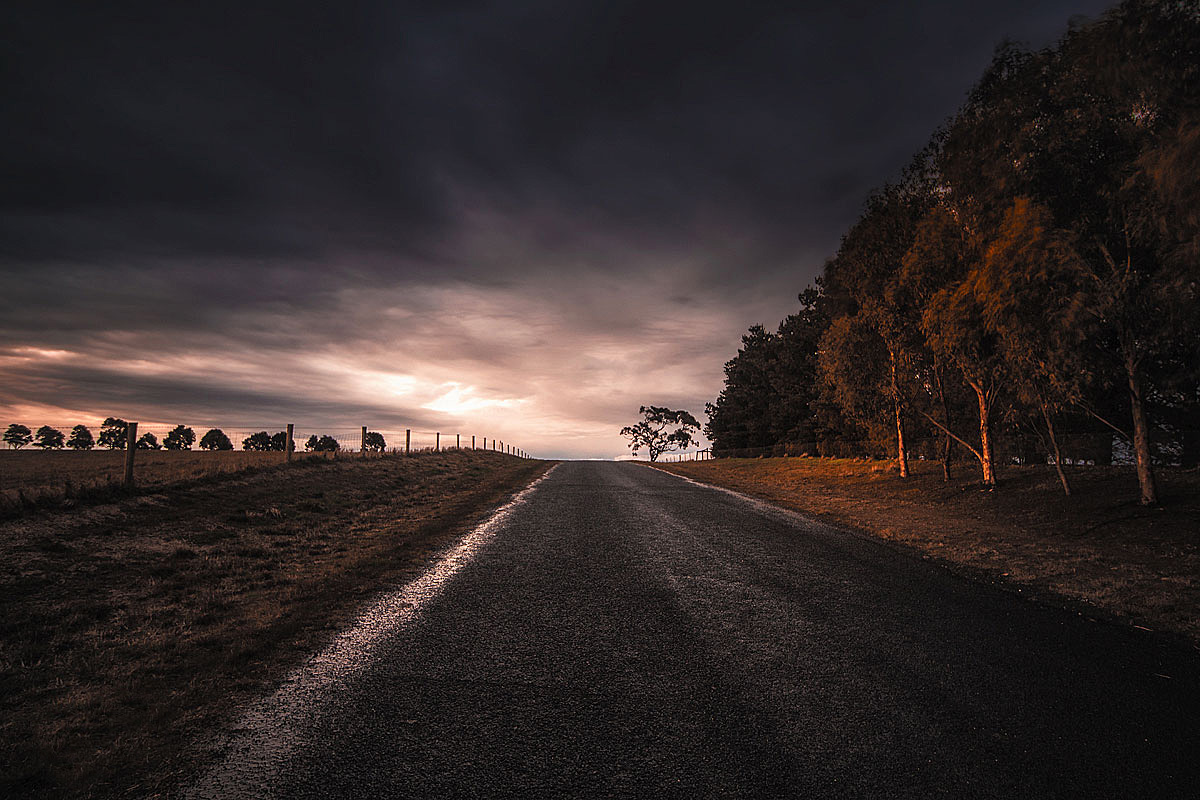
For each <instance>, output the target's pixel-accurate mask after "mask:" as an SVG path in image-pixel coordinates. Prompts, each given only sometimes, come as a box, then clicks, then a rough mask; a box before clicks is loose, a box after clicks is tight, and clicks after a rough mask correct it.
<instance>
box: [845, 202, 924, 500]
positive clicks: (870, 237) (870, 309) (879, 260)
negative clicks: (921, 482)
mask: <svg viewBox="0 0 1200 800" xmlns="http://www.w3.org/2000/svg"><path fill="white" fill-rule="evenodd" d="M929 202H930V198H929V196H928V195H927V194H926V192H925V191H923V186H921V185H920V184H912V183H906V182H901V183H898V184H888V185H885V186H884V187H883V189H881V190H880V191H878V192H876V193H875V194H873V195H872V196H871V198H870V199H869V200H868V201H867V207H866V210H865V211H864V213H863V215H862V217H860V218H859V220H858V222H856V223H855V224H854V226H853V227H851V228H850V230H849V231H848V232H847V233H846V235H845V236H844V237H843V238H842V244H841V247H840V248H839V249H838V253H837V256H836V258H834V260H833V261H832V262H830V264H829V265H828V266H827V267H826V275H825V278H826V280H827V281H829V282H831V283H834V284H837V285H838V288H839V289H840V290H841V291H842V292H843V293H844V296H845V297H846V298H847V299H848V301H849V306H848V308H847V309H846V310H845V312H844V314H843V316H855V317H857V319H856V320H855V321H854V322H853V323H846V325H845V326H843V328H841V329H839V330H843V331H846V332H848V331H850V330H859V331H864V330H867V329H869V330H872V331H874V332H875V335H876V336H877V337H878V339H879V341H880V342H881V343H882V345H883V348H884V351H885V353H886V359H885V360H884V361H882V362H878V361H870V360H868V361H864V362H863V367H864V368H869V369H871V370H873V374H872V375H871V376H870V377H867V378H866V380H865V381H863V380H861V379H858V378H856V377H854V376H852V375H851V373H850V372H849V371H847V370H845V369H841V368H839V365H838V364H836V363H829V358H828V356H829V355H834V354H831V351H830V350H829V349H828V348H824V349H823V350H822V353H823V357H825V358H826V360H827V363H826V364H825V365H824V367H823V372H824V374H825V375H826V377H827V378H828V379H829V380H831V381H834V382H835V386H836V382H837V381H839V380H843V379H846V380H854V381H855V382H856V383H857V384H858V386H857V387H855V389H856V390H859V391H861V390H862V389H863V388H864V386H866V385H872V386H875V387H877V388H878V391H880V392H882V393H883V394H884V395H886V399H887V408H888V409H889V425H890V427H891V430H892V432H893V435H894V442H895V451H896V464H897V468H898V470H899V473H900V477H902V478H906V477H908V442H907V429H906V424H907V415H908V413H909V403H910V399H911V396H912V388H911V386H910V385H909V383H910V377H911V375H912V359H913V358H914V356H915V355H916V353H917V351H918V349H919V348H920V342H919V336H920V331H919V329H918V328H917V325H916V320H915V319H914V316H913V313H912V309H911V308H909V307H907V306H906V305H905V304H904V302H903V299H904V295H903V293H902V292H900V291H899V287H898V285H897V284H898V281H899V280H900V277H899V276H900V273H901V270H902V267H903V258H904V254H905V253H906V252H907V251H908V249H909V248H910V246H911V245H912V241H913V237H914V235H915V234H916V230H917V224H918V223H919V221H920V219H921V217H922V215H923V213H924V212H925V209H926V208H927V207H928V204H929ZM830 330H831V331H832V330H833V328H832V327H831V328H830ZM845 341H846V342H849V341H855V342H858V343H860V344H864V345H866V344H867V343H868V339H867V338H864V337H862V336H856V337H853V338H852V339H846V340H845ZM850 392H851V388H850V387H849V386H842V387H837V389H836V390H835V394H838V395H841V396H848V394H849V393H850ZM872 405H873V404H872ZM864 407H866V406H865V405H863V404H859V405H858V406H857V408H858V409H859V410H860V411H861V409H862V408H864Z"/></svg>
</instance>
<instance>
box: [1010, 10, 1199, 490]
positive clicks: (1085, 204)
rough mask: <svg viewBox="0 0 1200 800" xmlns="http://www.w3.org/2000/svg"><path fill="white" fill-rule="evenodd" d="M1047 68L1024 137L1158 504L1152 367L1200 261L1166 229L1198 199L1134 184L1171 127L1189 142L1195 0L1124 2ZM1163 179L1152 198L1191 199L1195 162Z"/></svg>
mask: <svg viewBox="0 0 1200 800" xmlns="http://www.w3.org/2000/svg"><path fill="white" fill-rule="evenodd" d="M1044 75H1045V80H1046V98H1047V99H1046V102H1045V103H1044V104H1043V106H1044V107H1043V113H1042V114H1041V118H1040V119H1039V120H1038V122H1039V124H1037V125H1035V126H1031V127H1029V128H1027V131H1028V132H1027V135H1026V136H1024V137H1023V138H1022V139H1021V140H1020V143H1021V145H1022V147H1023V148H1024V153H1025V154H1026V155H1027V157H1028V158H1029V160H1030V161H1031V163H1032V165H1033V168H1034V169H1035V170H1036V172H1037V173H1038V174H1039V180H1038V181H1037V183H1038V184H1039V186H1038V188H1039V190H1040V191H1039V196H1038V200H1039V201H1040V202H1045V203H1046V204H1047V206H1048V207H1050V208H1051V209H1052V210H1053V212H1054V215H1055V218H1056V220H1057V221H1058V224H1059V225H1060V226H1062V227H1064V228H1068V229H1069V230H1071V232H1072V233H1073V234H1074V236H1075V241H1076V247H1077V248H1078V251H1079V255H1080V257H1081V259H1082V264H1083V265H1084V267H1085V268H1086V271H1087V275H1088V278H1089V280H1088V281H1087V283H1086V286H1085V289H1084V291H1083V293H1082V299H1083V303H1084V305H1085V308H1086V311H1087V313H1086V315H1085V319H1086V320H1087V322H1088V323H1089V324H1088V333H1089V335H1088V338H1087V340H1088V341H1089V342H1090V343H1091V344H1092V345H1093V347H1092V351H1093V353H1094V354H1095V355H1096V356H1097V357H1098V364H1099V367H1100V368H1099V369H1098V370H1097V372H1098V374H1100V375H1104V374H1105V373H1107V374H1109V375H1110V376H1111V377H1110V379H1109V380H1110V384H1111V385H1113V386H1118V385H1119V386H1123V389H1124V391H1125V393H1126V396H1127V401H1128V408H1129V419H1130V422H1131V423H1132V436H1131V439H1132V442H1133V450H1134V455H1135V460H1136V463H1137V475H1138V483H1139V488H1140V494H1141V502H1142V503H1143V504H1153V503H1156V502H1157V500H1158V491H1157V486H1156V480H1155V475H1154V470H1153V460H1152V454H1151V442H1150V436H1151V429H1152V427H1153V422H1152V420H1151V403H1152V401H1153V400H1154V398H1155V397H1157V396H1161V395H1162V389H1163V384H1162V381H1163V378H1164V375H1163V373H1162V371H1161V370H1160V369H1159V367H1160V366H1161V365H1162V364H1163V363H1165V362H1166V361H1169V360H1171V359H1170V354H1171V353H1172V352H1174V351H1177V350H1178V349H1179V348H1180V347H1181V345H1182V344H1184V343H1183V342H1182V339H1184V338H1186V337H1187V335H1188V333H1187V332H1188V330H1189V329H1192V330H1193V331H1194V325H1195V321H1196V319H1197V318H1198V317H1200V305H1198V302H1197V300H1198V298H1197V288H1196V287H1197V277H1198V275H1197V270H1198V266H1197V264H1196V261H1195V259H1184V260H1179V259H1176V258H1173V256H1174V254H1175V252H1174V251H1175V250H1176V247H1177V245H1178V241H1176V240H1177V238H1178V237H1177V236H1172V235H1170V234H1169V232H1170V231H1171V230H1173V229H1174V230H1175V231H1178V230H1180V229H1181V228H1182V229H1184V230H1186V226H1187V220H1188V219H1189V218H1191V219H1193V220H1194V214H1195V211H1194V207H1190V206H1186V205H1185V206H1182V207H1181V206H1176V212H1175V213H1174V214H1172V213H1171V211H1170V209H1171V205H1170V204H1169V203H1168V204H1165V205H1162V204H1153V203H1146V202H1145V200H1146V197H1147V195H1146V193H1145V192H1142V191H1138V190H1137V189H1138V187H1140V186H1142V185H1145V184H1146V183H1147V182H1149V183H1151V184H1154V183H1155V181H1153V177H1154V176H1153V167H1152V165H1153V164H1154V163H1155V161H1156V159H1159V158H1167V160H1168V162H1169V156H1167V154H1168V153H1169V152H1170V151H1171V147H1172V139H1173V137H1176V142H1175V144H1176V146H1177V148H1178V149H1176V150H1175V153H1176V157H1178V155H1179V154H1182V153H1187V152H1189V150H1188V146H1189V142H1190V141H1191V140H1190V138H1189V137H1187V136H1186V135H1185V136H1182V137H1180V136H1178V131H1179V129H1180V126H1181V124H1182V125H1184V126H1185V127H1186V122H1187V116H1186V115H1187V114H1188V113H1189V112H1190V113H1194V110H1195V109H1196V108H1197V107H1200V8H1198V7H1197V6H1196V4H1195V3H1177V2H1164V1H1162V0H1127V2H1124V3H1122V4H1121V5H1119V6H1117V7H1116V8H1114V9H1112V10H1111V11H1109V12H1108V13H1107V14H1106V15H1105V16H1104V17H1102V18H1101V19H1100V20H1099V21H1098V22H1096V23H1094V24H1092V25H1089V26H1086V27H1084V28H1081V29H1078V30H1077V31H1074V32H1072V34H1070V35H1069V36H1068V37H1066V38H1065V39H1064V40H1063V42H1062V43H1061V45H1060V46H1059V47H1058V48H1057V49H1056V50H1055V51H1054V52H1053V54H1052V55H1051V56H1050V57H1049V58H1048V59H1047V64H1046V69H1045V70H1044ZM1160 174H1161V173H1160ZM1163 177H1164V178H1165V180H1159V181H1157V185H1158V186H1159V187H1161V188H1160V195H1159V196H1160V197H1162V196H1165V197H1166V198H1168V199H1169V198H1171V197H1178V198H1186V197H1189V196H1190V197H1194V196H1195V192H1196V190H1195V167H1194V163H1193V164H1192V165H1191V167H1190V168H1186V169H1184V170H1183V176H1181V177H1179V178H1175V177H1173V176H1172V177H1166V176H1163ZM1193 230H1194V229H1193ZM1105 367H1107V369H1104V368H1105ZM1192 367H1193V372H1194V369H1195V367H1196V365H1195V364H1194V363H1193V364H1192Z"/></svg>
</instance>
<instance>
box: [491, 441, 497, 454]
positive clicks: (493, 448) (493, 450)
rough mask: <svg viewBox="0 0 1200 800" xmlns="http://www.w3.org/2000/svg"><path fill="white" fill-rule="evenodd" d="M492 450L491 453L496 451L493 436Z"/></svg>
mask: <svg viewBox="0 0 1200 800" xmlns="http://www.w3.org/2000/svg"><path fill="white" fill-rule="evenodd" d="M492 452H493V453H494V452H496V440H495V438H493V439H492Z"/></svg>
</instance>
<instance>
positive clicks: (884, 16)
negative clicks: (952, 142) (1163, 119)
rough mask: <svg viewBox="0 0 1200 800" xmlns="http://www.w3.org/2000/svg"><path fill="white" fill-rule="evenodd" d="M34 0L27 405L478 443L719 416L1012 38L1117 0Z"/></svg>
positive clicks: (10, 83)
mask: <svg viewBox="0 0 1200 800" xmlns="http://www.w3.org/2000/svg"><path fill="white" fill-rule="evenodd" d="M137 5H138V4H136V3H135V4H132V5H130V4H122V7H121V10H119V11H117V10H113V9H112V8H110V7H104V8H101V7H99V6H96V7H92V6H91V5H88V4H78V5H76V4H67V5H64V6H62V7H56V6H55V5H54V4H53V3H41V4H36V6H29V7H27V8H23V9H19V10H9V11H7V12H5V20H4V22H5V24H4V30H5V34H4V36H5V42H4V51H5V53H6V61H7V64H6V69H5V70H3V72H2V73H0V74H3V76H4V77H3V79H2V80H3V84H2V85H0V91H2V93H3V94H2V97H3V101H4V107H5V109H6V125H5V126H3V127H2V128H0V169H2V172H3V175H2V180H0V269H3V271H4V274H5V284H6V287H7V289H6V291H5V292H4V293H3V294H2V295H0V335H2V337H3V338H2V343H0V408H2V409H3V410H4V411H5V413H6V414H7V415H8V417H11V418H12V421H21V422H25V423H26V424H30V425H35V424H43V423H51V424H60V425H62V424H68V423H70V422H74V421H82V422H93V421H95V420H96V419H98V418H101V417H103V416H106V415H109V414H119V415H122V416H124V417H126V418H139V419H142V420H147V421H156V422H163V423H173V422H176V421H179V422H188V423H189V424H193V425H208V424H224V425H227V426H231V427H242V426H245V427H256V428H257V427H276V426H278V425H280V424H282V423H283V422H286V421H295V422H297V423H300V424H302V425H306V426H321V425H325V426H329V427H331V428H350V427H354V426H357V425H359V424H366V425H369V426H371V427H377V428H388V429H402V428H406V427H412V428H418V429H425V430H445V431H451V430H461V431H463V432H465V433H475V432H477V433H479V434H481V435H488V436H489V437H492V436H499V437H500V438H502V439H505V440H507V441H512V442H517V443H519V444H521V445H522V446H524V447H525V448H526V449H527V450H530V451H531V452H534V453H536V454H538V455H547V456H551V455H554V456H558V455H565V456H599V457H611V456H614V455H617V454H618V453H620V452H621V451H622V449H623V447H622V443H621V441H620V439H619V437H617V435H616V430H617V429H619V427H620V426H621V425H623V424H625V423H627V422H629V421H631V420H632V417H633V416H635V415H636V410H637V406H638V405H640V404H645V403H654V404H658V405H664V404H665V405H672V406H684V407H686V408H688V409H690V410H691V411H693V412H694V413H698V412H700V411H701V410H702V407H703V403H704V402H705V401H706V400H710V399H712V398H713V397H714V396H715V394H716V392H717V391H718V390H719V388H720V380H721V375H722V372H721V367H722V364H723V362H724V361H725V360H726V359H728V358H729V357H731V356H732V355H733V353H734V352H735V351H736V349H737V345H738V337H739V335H740V333H741V332H742V331H743V330H744V329H745V328H746V327H747V326H749V325H750V324H753V323H756V322H764V323H767V324H768V325H771V324H774V323H775V322H776V321H777V320H778V319H779V318H781V317H782V316H783V315H784V314H786V313H788V312H789V311H790V310H792V307H793V305H794V301H795V294H796V292H798V291H799V290H800V289H803V288H804V287H805V285H806V284H808V283H809V282H810V281H811V280H812V278H813V277H814V276H815V275H816V274H818V273H819V270H820V267H821V265H822V263H823V261H824V259H825V257H827V256H828V255H829V254H831V252H832V250H833V249H834V247H835V246H836V243H837V237H838V236H839V235H840V233H841V231H842V230H844V229H845V227H846V226H847V225H848V224H849V223H850V222H851V221H852V220H853V217H854V215H855V214H856V213H857V210H858V207H859V205H860V203H861V202H862V200H863V198H864V196H865V194H866V193H867V192H868V191H869V190H870V188H871V187H873V186H875V185H877V184H878V183H880V182H881V181H882V180H884V179H886V178H887V177H889V176H890V175H892V174H894V173H895V171H896V170H897V169H898V168H899V167H901V166H902V165H903V163H904V162H905V160H906V159H907V158H908V157H909V155H910V154H911V153H912V152H914V151H915V150H916V149H917V148H919V147H920V146H921V145H922V143H923V142H924V140H925V138H926V137H927V136H928V135H929V133H930V132H931V131H932V129H933V128H934V126H935V125H936V124H938V122H939V121H940V120H941V119H943V118H944V117H945V116H946V115H948V114H950V113H951V112H952V111H953V110H954V108H955V106H956V105H957V104H958V102H959V100H960V98H961V97H962V96H963V95H964V93H965V91H966V90H967V88H969V86H970V85H971V83H972V82H973V81H974V79H975V77H976V76H977V75H978V74H979V72H980V70H981V69H982V68H983V66H984V65H985V64H986V63H987V60H988V58H989V56H990V53H991V50H992V48H993V46H994V45H995V44H996V43H997V41H998V40H999V39H1000V38H1001V37H1004V36H1012V37H1014V38H1018V39H1025V40H1030V41H1032V42H1034V43H1035V44H1040V43H1046V42H1049V41H1050V40H1051V39H1052V38H1053V37H1055V36H1057V35H1058V34H1059V33H1061V32H1062V30H1064V29H1065V26H1066V20H1067V18H1068V17H1069V16H1070V15H1071V14H1074V13H1087V14H1095V13H1098V12H1099V11H1100V10H1101V9H1102V8H1103V6H1104V4H1103V3H1095V2H1085V1H1084V0H1079V2H1069V1H1068V0H1062V2H1054V3H1045V2H1033V0H1028V2H1026V1H1024V0H1020V1H1018V2H1008V3H999V2H997V3H992V4H990V5H988V6H986V7H978V6H972V7H970V8H968V7H965V6H961V5H960V4H957V3H950V2H935V3H926V4H922V6H921V7H920V8H918V9H916V10H914V9H911V8H902V7H900V6H895V7H892V6H885V7H882V8H881V7H879V6H878V5H877V4H865V3H855V2H851V3H844V4H838V5H837V6H836V7H831V6H829V5H828V4H824V3H821V4H794V3H793V4H780V5H778V6H774V5H770V4H763V5H757V4H756V8H755V9H753V10H749V11H746V10H736V11H735V10H733V9H732V8H731V7H729V6H726V5H720V6H718V5H715V4H714V5H712V6H706V5H705V4H695V3H687V4H683V3H655V4H650V5H647V4H644V3H622V2H618V3H611V2H607V3H594V4H593V3H571V4H562V3H525V4H512V3H428V4H423V3H415V4H403V5H399V4H390V3H388V4H385V3H379V4H373V3H339V4H328V6H326V7H324V8H317V7H315V6H309V5H308V4H286V5H282V6H278V7H276V6H273V5H271V4H258V3H252V4H246V3H228V4H225V3H208V4H204V5H203V6H202V8H200V9H195V10H184V9H182V8H180V7H179V6H178V5H177V4H162V3H154V4H150V3H147V4H145V5H144V6H142V7H140V8H138V7H137Z"/></svg>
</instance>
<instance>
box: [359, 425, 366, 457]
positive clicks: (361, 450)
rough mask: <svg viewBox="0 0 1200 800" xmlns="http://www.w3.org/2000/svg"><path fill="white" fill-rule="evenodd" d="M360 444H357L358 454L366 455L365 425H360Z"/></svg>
mask: <svg viewBox="0 0 1200 800" xmlns="http://www.w3.org/2000/svg"><path fill="white" fill-rule="evenodd" d="M361 441H362V444H360V445H359V446H358V452H359V455H361V456H362V457H363V458H366V457H367V426H366V425H363V426H362V440H361Z"/></svg>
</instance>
